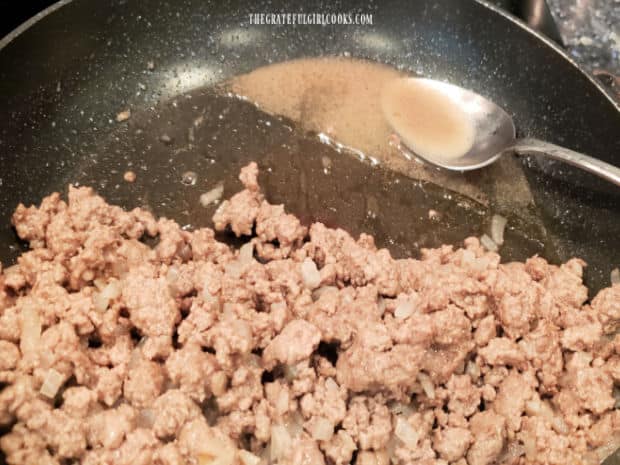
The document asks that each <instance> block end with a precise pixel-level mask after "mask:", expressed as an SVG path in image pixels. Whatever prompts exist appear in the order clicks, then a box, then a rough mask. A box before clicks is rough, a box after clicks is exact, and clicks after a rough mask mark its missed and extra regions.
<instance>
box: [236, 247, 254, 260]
mask: <svg viewBox="0 0 620 465" xmlns="http://www.w3.org/2000/svg"><path fill="white" fill-rule="evenodd" d="M253 256H254V244H252V243H251V242H247V243H246V244H243V245H242V246H241V248H240V249H239V263H242V264H244V265H245V264H247V263H250V262H251V261H252V257H253Z"/></svg>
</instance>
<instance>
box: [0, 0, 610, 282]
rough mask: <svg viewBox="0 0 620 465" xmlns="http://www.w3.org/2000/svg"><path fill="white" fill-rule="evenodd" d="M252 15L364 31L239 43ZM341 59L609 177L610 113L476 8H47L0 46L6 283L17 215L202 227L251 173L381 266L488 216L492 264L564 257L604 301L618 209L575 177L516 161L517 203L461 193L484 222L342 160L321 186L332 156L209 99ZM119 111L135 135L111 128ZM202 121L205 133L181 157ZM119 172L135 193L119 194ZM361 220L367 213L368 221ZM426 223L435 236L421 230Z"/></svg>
mask: <svg viewBox="0 0 620 465" xmlns="http://www.w3.org/2000/svg"><path fill="white" fill-rule="evenodd" d="M260 12H323V13H328V12H354V13H355V12H359V13H372V14H373V25H372V26H369V25H364V26H296V27H292V26H261V25H256V26H254V25H249V23H248V14H249V13H260ZM343 54H346V55H347V56H351V57H356V58H363V59H369V60H374V61H379V62H382V63H387V64H391V65H394V66H399V67H401V68H403V69H405V70H407V71H409V72H411V73H414V74H421V75H425V76H428V77H432V78H436V79H443V80H447V81H449V82H452V83H455V84H458V85H461V86H464V87H467V88H470V89H472V90H474V91H475V92H478V93H480V94H482V95H484V96H486V97H489V98H490V99H492V100H494V101H495V102H497V103H498V104H500V105H501V106H503V107H504V108H506V109H507V110H508V112H509V113H510V114H511V116H513V117H514V119H515V122H516V125H517V128H518V132H519V135H521V136H531V137H537V138H541V139H546V140H548V141H550V142H555V143H558V144H561V145H564V146H567V147H570V148H573V149H575V150H578V151H582V152H584V153H588V154H590V155H592V156H595V157H598V158H601V159H603V160H605V161H607V162H609V163H612V164H616V165H619V164H620V137H618V134H620V108H619V106H618V104H617V103H616V102H614V100H613V98H612V97H611V95H609V94H608V93H606V91H605V89H604V88H602V87H601V86H600V85H599V84H598V83H597V82H596V81H595V80H593V79H592V78H591V77H589V75H587V74H586V73H585V72H584V71H583V70H581V69H580V68H579V67H578V66H577V65H576V64H575V63H574V62H573V61H571V59H570V58H568V57H567V56H566V55H565V54H564V53H563V52H562V51H561V50H560V49H559V48H557V47H556V46H555V45H554V44H553V43H551V42H550V41H548V40H547V39H545V38H544V37H542V36H540V35H539V34H537V33H536V32H534V31H532V30H531V29H529V28H528V27H526V26H525V25H523V24H522V23H521V22H519V21H518V20H516V19H514V18H512V17H510V16H509V15H507V14H505V13H503V12H501V11H500V10H498V9H496V8H495V7H493V6H492V5H490V4H487V3H484V2H478V1H450V0H435V1H431V0H420V1H416V2H396V1H388V2H381V3H380V4H379V3H375V2H369V3H367V4H365V5H360V4H359V3H358V2H353V1H346V0H345V1H338V2H333V3H330V4H325V3H323V2H321V1H318V0H310V1H308V2H304V4H303V6H301V5H298V4H295V3H294V2H290V1H286V0H274V1H261V2H257V3H254V2H246V1H236V2H228V3H219V2H213V1H203V0H180V1H174V2H167V1H163V0H146V1H138V0H112V1H109V2H95V1H89V0H73V1H70V0H61V1H60V2H58V3H56V4H55V5H53V6H52V7H50V8H48V9H47V10H45V11H44V12H42V13H41V14H39V15H37V16H36V17H34V18H32V19H31V20H29V21H27V22H26V23H25V24H24V25H22V26H20V27H19V28H18V29H16V30H15V31H13V32H12V33H11V34H9V35H8V36H6V37H5V38H4V39H2V40H1V41H0V89H1V91H0V114H1V115H2V118H1V121H2V123H1V126H0V261H1V262H2V263H3V264H4V265H5V266H8V265H9V264H11V263H13V262H14V260H15V258H16V256H17V255H18V254H19V253H20V252H21V251H22V250H23V249H24V244H21V243H20V242H19V241H18V240H17V239H16V236H15V233H14V231H13V229H12V228H11V226H10V215H11V213H12V211H13V209H14V208H15V206H16V205H17V204H18V203H19V202H24V203H25V204H27V205H28V204H31V203H38V202H39V201H40V199H41V198H42V197H43V196H44V195H47V194H49V193H51V192H53V191H58V190H61V191H62V190H63V189H66V186H67V184H68V183H75V184H88V185H92V186H93V187H95V188H96V189H97V191H98V192H99V193H101V194H102V195H103V196H104V197H105V198H106V199H107V200H108V201H110V202H111V203H117V204H120V205H122V206H123V207H126V208H132V207H135V206H148V207H149V208H151V209H152V210H153V211H154V213H155V214H157V215H165V216H168V217H171V218H173V219H175V220H177V221H178V222H180V223H181V224H183V225H187V227H194V226H204V225H209V222H210V220H209V218H210V216H211V214H212V213H213V210H212V209H205V208H202V207H200V205H199V202H198V197H199V195H200V193H202V192H204V191H206V190H208V189H209V188H210V187H213V185H214V183H216V182H219V181H221V180H224V181H225V194H224V195H226V196H227V195H230V194H231V193H233V192H235V191H236V190H237V189H238V187H239V185H238V184H237V182H236V180H235V175H236V173H237V172H238V168H239V167H240V166H242V165H243V164H244V163H245V162H247V161H248V160H251V159H257V160H258V161H259V163H260V164H261V165H262V166H266V167H269V168H272V169H271V171H269V170H267V171H266V172H264V173H263V180H262V181H263V184H264V185H265V186H266V191H267V196H268V198H269V199H270V200H271V201H272V202H286V204H287V208H288V209H289V210H291V211H292V212H294V213H296V214H298V215H299V216H301V217H302V218H303V219H304V220H305V221H313V220H321V221H324V222H326V223H328V224H329V225H337V226H341V227H344V228H346V229H348V230H350V231H351V232H353V233H359V232H362V231H365V232H369V233H371V234H373V235H375V236H376V238H377V242H378V243H379V245H382V246H387V247H388V248H390V250H391V251H392V253H393V254H394V255H396V256H399V257H402V256H410V255H414V256H415V255H416V254H417V253H418V251H419V249H420V248H421V247H428V246H436V245H439V244H441V243H457V242H459V241H460V240H462V239H463V238H464V237H466V236H467V235H469V234H480V233H482V232H484V231H485V230H486V228H488V219H489V214H490V212H491V211H493V210H496V211H499V212H501V213H502V214H505V215H506V216H508V217H509V220H510V221H511V223H510V224H512V225H513V226H512V229H509V230H508V231H507V243H506V246H505V250H504V257H503V258H504V259H505V260H510V259H520V260H522V259H524V258H526V257H527V256H529V255H531V254H532V253H540V254H541V255H543V256H545V257H546V258H549V259H550V260H552V261H554V262H561V261H565V260H567V259H569V258H571V257H573V256H579V257H582V258H583V259H585V260H586V261H587V262H588V264H589V266H588V268H587V274H586V284H587V285H588V286H589V287H590V289H591V291H592V292H596V290H597V289H599V288H601V287H606V286H608V285H609V275H610V271H611V270H612V269H613V268H615V267H617V266H619V265H620V245H619V244H618V238H619V236H620V193H619V192H618V191H617V190H615V189H614V188H613V187H611V186H608V185H605V184H604V183H603V182H602V181H599V180H598V179H596V178H593V177H591V176H590V175H588V174H586V173H583V172H579V171H576V170H573V169H571V168H570V167H566V166H558V165H554V164H547V163H545V162H544V161H542V160H536V159H528V160H523V161H519V162H518V166H519V170H520V172H521V173H522V174H523V177H524V179H525V180H526V181H527V186H528V191H529V193H530V194H531V197H530V199H529V200H530V201H529V202H528V203H527V204H514V203H511V202H510V201H509V200H510V199H508V201H507V200H506V198H505V197H506V196H503V195H502V192H509V191H510V188H511V185H510V184H511V177H510V176H503V177H502V176H501V174H502V173H498V172H497V171H492V169H489V170H487V171H484V172H482V173H480V174H477V175H475V176H476V177H474V178H472V179H468V180H469V181H471V182H473V183H476V184H479V185H480V186H483V188H484V190H485V192H486V194H487V196H488V199H489V205H482V206H481V205H479V204H477V203H468V202H470V199H467V198H464V197H461V196H458V195H454V196H452V195H448V196H446V195H445V194H446V192H451V190H450V186H449V185H443V186H435V185H433V184H432V183H430V184H429V183H419V182H410V181H408V180H406V179H404V178H403V177H402V176H401V175H398V174H395V173H391V172H388V171H386V170H383V169H380V168H379V169H377V168H373V167H370V166H369V165H367V164H364V163H360V162H359V161H358V160H355V159H354V158H352V157H337V156H336V157H334V160H335V161H334V165H333V177H331V178H327V179H326V178H325V177H324V176H322V171H321V169H320V168H319V164H318V163H317V160H320V158H321V157H322V156H323V155H329V156H334V155H335V153H334V151H333V150H332V148H330V147H328V146H325V145H324V144H320V143H319V142H318V141H317V139H316V137H315V136H314V135H308V134H302V133H300V132H299V131H298V130H297V128H296V127H295V122H292V121H287V120H285V119H282V118H278V117H273V116H270V115H265V114H263V113H262V112H260V111H259V110H258V109H256V108H255V107H253V106H252V105H250V104H248V103H246V102H242V101H238V100H234V99H230V98H228V97H226V96H225V95H222V94H221V93H217V92H214V91H213V90H211V89H210V87H209V86H212V85H214V84H217V83H221V82H224V81H225V80H226V79H228V78H230V77H232V76H235V75H238V74H241V73H245V72H249V71H251V70H253V69H255V68H257V67H260V66H263V65H266V64H269V63H274V62H281V61H285V60H291V59H295V58H301V57H314V56H325V55H330V56H331V55H337V56H340V55H343ZM150 63H152V64H153V66H152V68H153V69H150V68H151V66H150ZM126 108H130V109H131V111H132V117H131V119H130V120H129V122H128V123H127V124H122V125H121V124H118V123H117V122H116V121H115V115H116V114H117V113H118V112H119V111H121V110H124V109H126ZM201 115H202V116H203V117H204V121H205V122H206V123H205V124H204V125H201V126H200V128H198V129H197V130H196V132H195V134H194V136H193V137H194V140H193V141H191V143H189V142H188V140H187V137H188V136H187V130H188V128H189V127H190V126H191V125H192V124H193V121H195V119H196V118H197V117H198V116H201ZM220 115H222V118H221V119H220ZM265 121H269V122H270V124H271V125H270V126H267V125H265V124H264V122H265ZM162 136H165V137H162ZM282 147H285V148H284V149H283V148H282ZM298 154H304V156H298ZM126 169H132V170H134V171H136V173H137V174H138V181H137V182H136V183H134V184H127V183H124V182H123V180H122V176H123V172H124V171H125V170H126ZM187 171H192V172H195V173H196V174H197V182H196V184H195V185H193V186H186V185H184V184H182V183H181V181H180V180H181V178H182V177H183V174H184V173H186V172H187ZM334 179H337V180H338V182H334ZM489 179H490V180H491V182H489ZM497 179H499V180H500V181H499V182H498V181H497ZM397 180H398V181H399V182H396V181H397ZM400 181H403V182H400ZM309 186H310V187H309ZM447 197H449V198H450V199H449V200H446V198H447ZM369 204H373V205H375V204H378V205H379V209H378V210H379V211H378V214H377V215H375V217H372V218H369V217H368V215H366V212H367V210H368V209H367V207H368V205H369ZM463 204H468V205H469V207H468V208H462V205H463ZM430 208H433V209H435V208H436V209H440V210H441V211H442V213H443V215H444V216H443V221H442V222H440V223H433V222H431V221H429V220H428V218H426V217H425V212H426V211H428V209H430Z"/></svg>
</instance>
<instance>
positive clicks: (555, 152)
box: [512, 139, 620, 186]
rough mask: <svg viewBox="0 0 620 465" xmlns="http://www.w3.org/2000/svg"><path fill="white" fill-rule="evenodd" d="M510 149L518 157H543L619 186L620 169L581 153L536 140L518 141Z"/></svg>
mask: <svg viewBox="0 0 620 465" xmlns="http://www.w3.org/2000/svg"><path fill="white" fill-rule="evenodd" d="M512 149H513V150H514V152H515V153H516V154H518V155H545V156H547V157H550V158H552V159H554V160H559V161H563V162H564V163H568V164H569V165H573V166H576V167H578V168H581V169H583V170H585V171H589V172H590V173H593V174H596V175H597V176H599V177H601V178H603V179H606V180H607V181H610V182H612V183H614V184H615V185H616V186H620V168H618V167H616V166H614V165H610V164H609V163H605V162H604V161H601V160H598V159H596V158H592V157H589V156H588V155H584V154H583V153H579V152H575V151H574V150H570V149H566V148H564V147H560V146H559V145H555V144H551V143H549V142H544V141H542V140H538V139H520V140H518V141H517V142H516V144H515V145H514V146H513V147H512Z"/></svg>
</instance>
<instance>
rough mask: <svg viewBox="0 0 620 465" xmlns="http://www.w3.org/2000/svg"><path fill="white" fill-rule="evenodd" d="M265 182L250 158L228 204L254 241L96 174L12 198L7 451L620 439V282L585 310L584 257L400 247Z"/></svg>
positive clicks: (397, 456)
mask: <svg viewBox="0 0 620 465" xmlns="http://www.w3.org/2000/svg"><path fill="white" fill-rule="evenodd" d="M257 174H258V168H257V165H256V164H254V163H252V164H250V165H248V166H246V167H245V168H243V169H242V171H241V175H240V179H241V181H242V182H243V183H244V185H245V189H244V190H243V191H241V192H240V193H238V194H236V195H234V196H233V197H232V198H231V199H229V200H227V201H224V202H223V203H222V204H221V206H220V207H219V209H218V210H217V212H216V214H215V216H214V223H215V227H216V228H217V229H218V230H229V231H232V232H233V233H234V234H236V235H237V236H247V238H248V240H249V241H248V242H247V243H246V244H245V245H243V246H242V247H241V248H240V249H238V250H233V249H231V248H229V247H228V246H227V245H225V244H223V243H219V242H217V241H216V239H215V235H214V231H213V230H211V229H208V228H202V229H198V230H196V231H193V232H189V231H184V230H182V229H181V228H180V227H179V226H178V225H177V224H176V223H174V222H172V221H170V220H166V219H163V218H162V219H160V220H156V219H155V218H153V216H152V215H151V214H150V213H148V212H147V211H144V210H140V209H135V210H132V211H129V212H127V211H124V210H122V209H121V208H119V207H116V206H111V205H108V204H107V203H106V202H105V201H104V200H103V199H102V198H101V197H99V196H97V195H95V193H94V192H93V191H92V190H91V189H88V188H83V187H82V188H77V189H76V188H70V190H69V194H68V201H67V202H65V201H63V200H61V197H60V195H59V194H52V195H50V196H49V197H46V198H45V199H43V201H42V203H41V205H40V206H39V207H34V206H31V207H25V206H24V205H19V206H18V207H17V210H16V212H15V214H14V216H13V224H14V226H15V228H16V230H17V233H18V234H19V236H20V237H21V238H22V239H24V240H26V241H28V242H29V243H30V247H31V249H30V250H29V251H27V252H25V253H24V254H22V256H21V257H19V259H18V264H17V265H15V266H13V267H10V268H7V269H4V270H1V269H0V271H1V273H0V382H2V383H3V384H4V387H3V388H2V390H1V391H0V424H1V425H3V426H6V427H10V431H9V432H8V433H7V434H5V435H4V436H3V437H2V438H0V447H1V448H2V450H3V451H4V453H5V454H6V458H7V462H8V463H9V464H10V465H14V464H37V465H43V464H50V465H52V464H58V465H59V464H61V463H68V462H71V463H81V464H119V465H123V464H128V465H129V464H131V465H140V464H158V465H180V464H200V465H207V464H211V465H216V464H217V465H232V464H243V465H257V464H267V463H277V464H282V465H286V464H291V465H292V464H299V463H304V464H308V465H325V464H335V465H345V464H348V463H351V462H354V463H355V464H357V465H366V464H372V465H381V464H386V465H387V464H388V463H393V464H395V465H400V464H402V465H404V464H417V465H448V464H451V465H467V464H469V465H490V464H506V465H508V464H521V465H525V464H583V463H593V464H594V463H599V461H600V459H601V458H604V456H605V455H606V454H609V453H610V452H612V451H613V449H610V448H609V444H610V443H611V444H616V445H617V444H618V443H619V439H620V438H619V436H620V410H618V409H617V408H616V401H615V399H614V396H613V392H614V389H615V386H617V385H618V384H619V383H620V336H617V335H616V336H614V333H615V331H616V330H617V328H618V327H619V326H620V285H614V286H612V287H610V288H607V289H604V290H602V291H601V292H600V293H599V294H598V295H597V296H596V297H595V298H594V299H593V300H592V303H591V304H587V303H586V298H587V292H586V288H585V286H584V285H583V283H582V270H583V267H584V266H585V263H584V262H583V261H581V260H578V259H573V260H570V261H569V262H567V263H566V264H563V265H561V266H555V265H551V264H549V263H547V262H546V261H545V260H543V259H542V258H540V257H533V258H531V259H529V260H528V261H526V262H525V263H508V264H500V259H499V255H497V254H496V253H493V252H488V251H485V250H484V249H483V247H481V245H480V243H479V241H478V240H477V239H476V238H468V239H466V240H465V241H464V247H463V248H458V249H455V248H453V247H451V246H443V247H441V248H438V249H433V250H425V251H424V252H423V255H422V258H421V259H420V260H414V259H405V260H395V259H393V258H392V257H391V256H390V254H389V252H388V251H387V250H382V249H377V248H376V246H375V244H374V241H373V238H372V237H370V236H368V235H364V234H362V235H361V236H360V237H359V239H357V240H355V239H354V238H353V237H351V236H350V235H349V234H348V233H347V232H345V231H343V230H340V229H329V228H327V227H325V226H324V225H322V224H320V223H316V224H313V225H311V226H310V227H309V228H306V227H305V226H303V225H302V224H301V223H300V222H299V220H298V219H297V218H295V217H294V216H293V215H290V214H287V213H286V212H285V211H284V208H283V207H282V206H277V205H271V204H269V203H268V202H267V201H266V200H265V199H264V196H263V194H262V193H261V191H260V188H259V185H258V183H257ZM253 233H254V234H255V235H254V236H252V237H251V235H252V234H253ZM144 235H148V236H159V241H158V244H157V245H156V246H155V247H154V248H150V247H148V246H146V245H145V244H144V243H142V242H140V238H141V237H143V236H144ZM326 348H327V349H326Z"/></svg>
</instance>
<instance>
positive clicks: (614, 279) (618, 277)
mask: <svg viewBox="0 0 620 465" xmlns="http://www.w3.org/2000/svg"><path fill="white" fill-rule="evenodd" d="M609 279H610V280H611V285H612V286H613V285H614V284H620V269H619V268H614V269H613V270H611V274H610V276H609Z"/></svg>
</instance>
